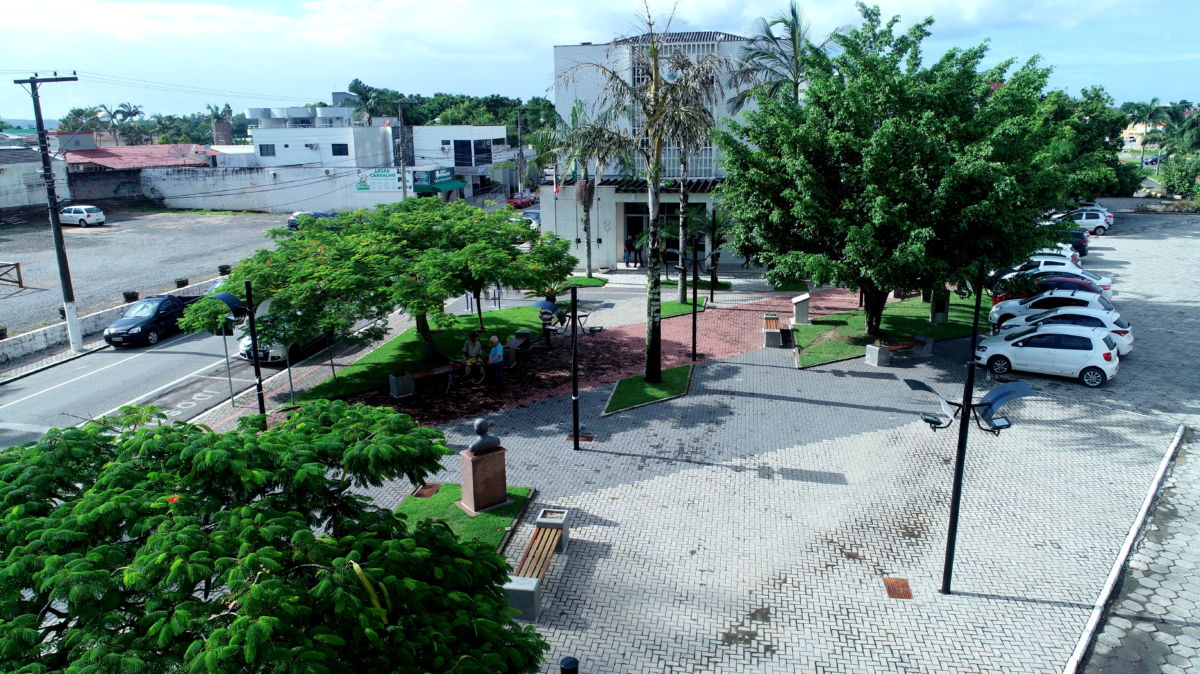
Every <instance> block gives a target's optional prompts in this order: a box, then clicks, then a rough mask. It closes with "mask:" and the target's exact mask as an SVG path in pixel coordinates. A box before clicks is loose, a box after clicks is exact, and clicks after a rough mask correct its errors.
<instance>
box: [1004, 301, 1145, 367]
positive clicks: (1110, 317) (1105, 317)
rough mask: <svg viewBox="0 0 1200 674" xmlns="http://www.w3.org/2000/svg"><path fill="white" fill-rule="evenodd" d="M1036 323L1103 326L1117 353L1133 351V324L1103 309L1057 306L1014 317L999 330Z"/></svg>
mask: <svg viewBox="0 0 1200 674" xmlns="http://www.w3.org/2000/svg"><path fill="white" fill-rule="evenodd" d="M1036 325H1078V326H1082V327H1085V328H1104V329H1105V330H1108V334H1110V335H1112V338H1113V341H1114V342H1116V343H1117V353H1119V354H1120V355H1122V356H1124V355H1127V354H1129V352H1130V351H1133V326H1132V325H1131V324H1130V323H1129V321H1127V320H1125V319H1124V318H1121V314H1118V313H1117V312H1115V311H1107V310H1104V309H1088V308H1086V307H1059V308H1058V309H1050V310H1049V311H1043V312H1041V313H1038V314H1030V315H1028V316H1021V317H1020V318H1014V319H1012V320H1010V321H1008V322H1006V323H1003V324H1001V325H1000V332H1001V333H1005V332H1013V331H1015V330H1024V329H1026V328H1030V327H1033V326H1036Z"/></svg>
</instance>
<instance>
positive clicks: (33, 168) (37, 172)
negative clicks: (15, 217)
mask: <svg viewBox="0 0 1200 674" xmlns="http://www.w3.org/2000/svg"><path fill="white" fill-rule="evenodd" d="M50 167H51V170H52V171H53V172H54V191H55V193H56V194H57V195H58V200H59V201H61V202H64V203H67V202H70V201H71V188H70V185H69V184H68V182H67V162H65V161H63V160H62V159H52V160H51V162H50ZM38 207H40V208H42V209H45V207H46V183H45V181H44V180H42V157H41V155H40V154H39V153H38V152H37V151H36V150H31V149H28V148H26V147H0V212H2V211H11V210H16V209H28V208H38Z"/></svg>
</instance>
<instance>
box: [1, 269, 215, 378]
mask: <svg viewBox="0 0 1200 674" xmlns="http://www.w3.org/2000/svg"><path fill="white" fill-rule="evenodd" d="M214 280H215V279H209V280H208V281H203V282H201V283H193V284H192V285H190V286H185V287H183V288H176V289H174V290H172V291H170V293H169V294H171V295H199V294H201V293H203V292H204V291H205V290H207V289H208V286H209V285H211V284H212V282H213V281H214ZM163 294H168V293H163ZM128 306H129V305H128V304H122V305H119V306H115V307H113V308H111V309H104V310H102V311H97V312H96V313H94V314H88V315H86V316H80V317H79V329H80V330H81V331H82V332H83V336H84V337H87V336H89V335H95V334H98V333H101V332H103V331H104V328H107V327H108V326H109V325H111V324H112V322H113V321H115V320H117V319H118V318H120V316H121V314H122V313H123V312H124V311H125V308H126V307H128ZM69 342H70V339H69V338H68V337H67V322H66V321H61V322H59V323H55V324H54V325H48V326H46V327H44V328H39V329H37V330H33V331H31V332H24V333H21V334H19V335H13V336H11V337H9V338H8V339H0V363H3V362H7V361H9V360H12V359H14V358H20V357H21V356H27V355H29V354H31V353H37V352H38V351H44V350H46V349H51V348H54V347H58V346H61V345H63V344H67V343H69Z"/></svg>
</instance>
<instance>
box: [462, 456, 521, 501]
mask: <svg viewBox="0 0 1200 674" xmlns="http://www.w3.org/2000/svg"><path fill="white" fill-rule="evenodd" d="M506 453H507V450H506V449H504V448H503V447H498V448H496V449H494V450H491V451H489V452H486V453H484V454H480V455H476V454H475V453H474V452H472V451H471V450H469V449H464V450H463V451H461V452H459V453H458V455H459V456H460V457H462V500H461V501H458V502H457V505H458V507H460V508H462V509H463V510H464V511H466V513H467V514H468V515H471V516H472V517H474V516H475V515H478V514H479V513H481V512H483V511H485V510H488V509H490V508H495V507H496V506H501V505H504V504H505V503H508V502H509V498H508V476H507V474H506V473H505V470H504V455H505V454H506Z"/></svg>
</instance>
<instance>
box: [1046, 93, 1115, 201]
mask: <svg viewBox="0 0 1200 674" xmlns="http://www.w3.org/2000/svg"><path fill="white" fill-rule="evenodd" d="M1112 103H1113V101H1112V98H1111V97H1109V95H1108V94H1107V93H1105V91H1104V89H1102V88H1100V87H1088V88H1086V89H1084V90H1083V91H1082V92H1080V97H1079V98H1071V97H1069V96H1067V94H1065V93H1063V92H1061V91H1051V92H1048V93H1047V94H1046V95H1045V98H1044V100H1043V107H1044V108H1046V109H1047V111H1048V114H1049V116H1050V119H1051V121H1052V122H1053V123H1055V124H1057V125H1059V127H1060V133H1059V134H1058V136H1057V139H1056V140H1055V141H1054V142H1055V143H1056V145H1055V146H1054V148H1053V151H1054V153H1055V156H1054V161H1055V163H1056V164H1058V167H1059V170H1060V171H1062V172H1063V174H1064V179H1063V183H1062V187H1063V192H1064V195H1065V196H1066V197H1067V198H1068V199H1071V200H1074V199H1080V198H1082V199H1091V198H1094V197H1095V196H1096V195H1099V194H1109V193H1111V192H1112V191H1113V190H1115V189H1116V188H1117V186H1118V182H1119V176H1118V174H1117V165H1118V164H1119V160H1118V153H1119V152H1120V150H1121V147H1122V146H1123V145H1124V141H1123V140H1122V138H1121V135H1122V131H1123V130H1124V129H1125V125H1126V122H1127V121H1128V120H1127V119H1126V118H1125V116H1124V115H1122V114H1121V113H1120V112H1118V111H1117V110H1115V109H1114V108H1113V107H1112Z"/></svg>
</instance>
